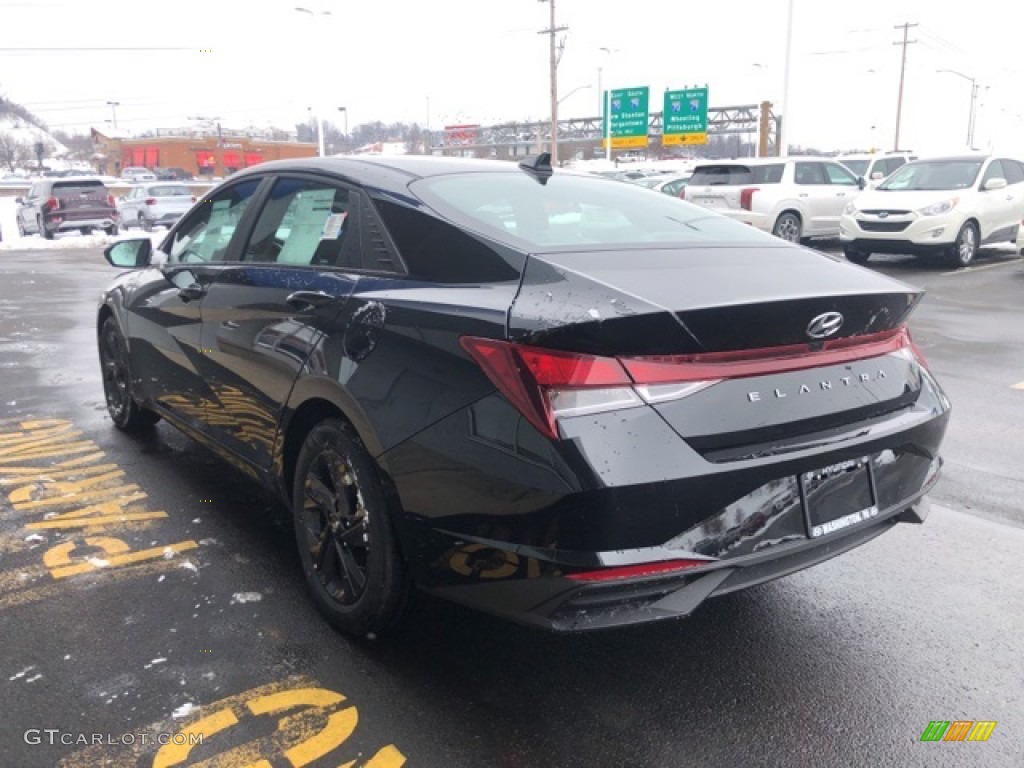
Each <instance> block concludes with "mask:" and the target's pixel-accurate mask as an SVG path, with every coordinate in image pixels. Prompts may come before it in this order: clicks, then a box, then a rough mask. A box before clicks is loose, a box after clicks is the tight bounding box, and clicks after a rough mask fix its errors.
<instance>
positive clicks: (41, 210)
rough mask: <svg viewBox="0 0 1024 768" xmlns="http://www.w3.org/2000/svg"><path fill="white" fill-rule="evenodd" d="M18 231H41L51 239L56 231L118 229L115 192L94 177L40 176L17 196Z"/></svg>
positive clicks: (109, 233) (23, 232) (83, 231)
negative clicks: (20, 195) (22, 195)
mask: <svg viewBox="0 0 1024 768" xmlns="http://www.w3.org/2000/svg"><path fill="white" fill-rule="evenodd" d="M15 202H16V203H17V204H18V211H17V219H18V233H19V234H21V235H23V236H24V235H28V234H36V233H38V234H40V235H42V236H43V237H45V238H46V239H47V240H52V239H53V236H54V235H55V234H56V233H58V232H70V231H73V230H79V231H81V232H82V234H88V233H89V232H91V231H92V230H94V229H102V230H103V231H104V232H106V233H107V234H108V235H116V234H117V231H118V227H117V222H118V213H117V205H116V203H115V201H114V196H113V195H112V194H110V192H109V191H108V190H107V188H106V186H104V184H103V182H102V181H100V180H99V179H97V178H94V177H88V178H87V177H79V178H74V177H68V178H56V179H39V180H37V181H34V182H33V183H32V186H31V187H30V188H29V190H28V195H26V196H25V197H24V198H21V197H19V198H16V200H15Z"/></svg>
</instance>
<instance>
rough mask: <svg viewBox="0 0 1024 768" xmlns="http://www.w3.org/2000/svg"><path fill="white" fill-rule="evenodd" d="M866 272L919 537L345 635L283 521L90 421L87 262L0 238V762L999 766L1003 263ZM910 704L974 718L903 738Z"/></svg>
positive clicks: (1007, 591)
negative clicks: (689, 609)
mask: <svg viewBox="0 0 1024 768" xmlns="http://www.w3.org/2000/svg"><path fill="white" fill-rule="evenodd" d="M815 247H821V248H822V249H823V250H826V251H827V252H831V253H835V254H840V253H841V251H840V249H839V248H838V246H837V244H835V243H830V242H825V243H819V244H817V245H816V246H815ZM839 258H842V256H841V255H839ZM869 268H871V269H876V270H879V271H882V272H884V273H886V274H889V275H891V276H895V277H897V278H899V279H903V280H905V281H907V282H910V283H912V284H915V285H919V286H922V287H924V288H925V289H927V291H928V294H927V296H926V298H925V300H924V302H923V305H922V306H921V307H920V308H919V309H918V310H917V312H916V314H915V315H914V317H913V320H912V322H911V327H912V330H913V332H914V335H915V338H916V340H917V342H918V344H919V346H920V347H921V348H922V350H923V352H924V355H925V356H926V358H927V360H928V362H929V364H930V366H931V368H932V370H933V371H934V372H935V374H936V376H937V378H938V379H939V380H940V381H941V382H942V384H943V386H944V387H945V389H946V392H947V394H948V395H949V397H950V399H951V400H952V402H953V409H954V410H953V417H952V422H951V426H950V430H949V432H948V435H947V438H946V442H945V447H944V454H945V460H946V464H945V471H944V476H943V478H942V480H941V481H940V484H939V486H938V488H937V490H936V491H935V492H934V493H933V495H932V499H933V502H934V505H933V508H932V513H931V516H930V517H929V519H928V520H927V522H926V524H925V525H923V526H910V525H901V526H898V527H897V528H896V530H894V531H893V532H891V533H890V534H889V535H887V536H884V537H882V538H880V539H878V540H876V541H874V542H872V543H870V544H868V545H867V546H865V547H863V548H861V549H858V550H856V551H853V552H850V553H847V554H845V555H843V556H842V557H840V558H837V559H835V560H832V561H829V562H827V563H824V564H821V565H819V566H817V567H815V568H813V569H810V570H807V571H803V572H800V573H797V574H795V575H793V576H790V577H788V578H786V579H783V580H780V581H776V582H773V583H770V584H768V585H765V586H761V587H757V588H754V589H752V590H750V591H747V592H743V593H740V594H737V595H733V596H728V597H725V598H721V599H719V600H717V601H714V602H712V603H710V604H708V605H706V606H704V607H702V608H701V609H700V610H699V611H698V612H697V613H696V614H695V615H694V616H692V617H691V618H689V619H687V620H685V621H677V622H670V623H666V624H662V625H657V626H650V627H641V628H636V629H625V630H617V631H613V632H607V633H595V634H582V635H552V634H547V633H543V632H539V631H536V630H531V629H524V628H520V627H517V626H513V625H510V624H508V623H505V622H502V621H500V620H497V619H492V618H488V617H486V616H481V615H478V614H476V613H471V612H469V611H465V610H462V609H460V608H457V607H453V606H449V605H445V604H440V603H436V602H434V601H429V600H426V601H423V603H422V604H421V605H419V606H418V607H417V609H416V613H415V616H414V619H413V621H411V622H410V625H409V626H408V628H407V629H405V630H404V631H403V632H402V633H399V634H398V635H397V636H395V637H391V638H387V639H386V640H384V639H382V640H373V639H369V640H366V641H362V642H355V641H352V640H350V639H347V638H345V637H343V636H341V635H339V634H337V633H335V632H334V631H332V630H331V629H330V627H328V626H327V624H326V623H325V622H324V621H323V620H322V619H321V618H320V616H319V615H318V614H317V612H316V610H315V609H314V607H313V605H312V604H311V603H310V601H309V600H308V599H307V597H306V592H305V589H304V585H303V581H302V575H301V572H300V568H299V566H298V563H297V555H296V554H295V546H294V541H293V537H292V528H291V523H290V521H289V519H288V514H287V512H286V510H284V509H283V508H282V507H281V506H280V505H279V504H277V503H276V502H274V501H273V500H272V499H270V498H269V497H267V496H266V495H264V494H263V493H262V492H261V490H260V489H259V488H258V487H257V486H255V485H252V484H251V483H250V482H249V481H248V480H247V479H246V478H245V477H243V476H241V475H235V474H232V473H231V470H228V469H226V468H225V465H224V464H222V463H221V462H220V461H219V460H218V459H217V458H216V457H215V456H213V455H212V454H210V453H209V452H207V451H206V450H205V449H203V448H201V447H199V446H197V445H196V444H195V443H193V442H191V441H190V440H188V439H187V438H185V437H184V436H183V435H181V434H180V433H178V432H177V431H175V430H174V429H173V428H171V427H169V426H166V425H164V424H161V425H159V426H158V427H157V429H156V430H155V432H154V433H153V434H152V435H150V436H147V437H145V438H132V437H129V436H127V435H125V434H122V433H120V432H118V431H116V430H115V429H113V427H112V426H111V423H110V421H109V418H108V416H107V413H106V409H105V405H104V399H103V389H102V385H101V378H100V371H99V367H98V364H97V362H96V341H95V303H96V299H97V297H98V295H99V292H100V291H101V290H102V288H103V287H104V286H105V285H106V283H107V282H108V281H109V280H110V279H111V278H112V277H113V275H114V274H116V272H115V271H114V270H112V269H111V268H110V267H109V266H108V265H107V264H106V263H105V262H104V260H103V257H102V254H101V251H100V249H99V248H98V247H90V248H83V249H78V248H74V247H67V248H61V249H57V250H45V251H44V250H32V251H29V250H25V251H19V250H4V251H0V313H2V314H0V318H2V319H0V350H2V354H0V381H2V382H3V383H2V387H0V395H2V402H3V408H2V411H0V413H2V422H0V627H2V628H3V629H2V636H3V643H2V649H0V673H2V677H0V700H2V701H3V702H4V707H3V711H4V715H5V716H4V717H3V719H2V725H0V755H3V757H0V764H3V765H10V766H25V767H31V766H52V765H62V766H67V767H68V768H70V767H73V766H77V767H79V768H86V767H87V766H101V765H102V766H141V765H147V766H148V765H152V766H179V765H181V766H183V765H206V766H325V767H326V766H331V767H332V768H338V767H342V766H344V767H347V768H397V766H402V765H408V766H430V767H434V766H437V767H441V766H451V767H452V768H454V767H456V766H526V765H535V766H545V767H547V766H557V767H562V766H564V767H566V768H569V767H572V766H580V767H581V768H582V767H584V766H586V767H589V766H613V765H616V766H618V765H621V766H638V767H639V766H652V767H654V766H658V767H661V766H664V767H665V768H672V767H674V766H683V765H688V766H701V765H709V766H710V765H716V766H717V765H735V766H754V765H786V766H815V767H817V766H823V765H851V766H854V765H856V766H863V765H898V766H918V765H920V766H943V765H949V766H973V765H976V766H1013V765H1021V764H1022V763H1024V694H1022V685H1021V683H1022V673H1021V669H1022V667H1021V659H1022V658H1024V579H1022V576H1024V565H1022V563H1024V505H1022V504H1021V501H1020V499H1021V497H1022V492H1024V462H1022V461H1021V456H1022V455H1024V338H1022V334H1021V330H1022V329H1024V260H1022V259H1021V258H1020V256H1019V254H1018V253H1016V251H1014V250H1010V249H1008V248H1007V249H999V250H986V251H982V253H981V255H980V256H979V258H978V259H977V260H976V261H975V263H974V264H973V265H972V266H971V267H969V268H968V269H963V270H951V269H950V268H948V267H939V266H928V265H922V264H920V263H919V262H917V261H915V260H914V259H911V258H904V257H875V258H874V259H872V261H871V262H870V264H869ZM934 720H951V721H952V720H984V721H995V722H996V723H997V725H996V727H995V728H994V731H993V732H992V735H991V738H990V739H989V740H988V741H986V742H984V743H968V742H963V743H922V742H921V740H920V738H921V734H922V731H923V730H924V729H925V727H926V726H927V725H928V723H929V722H930V721H934Z"/></svg>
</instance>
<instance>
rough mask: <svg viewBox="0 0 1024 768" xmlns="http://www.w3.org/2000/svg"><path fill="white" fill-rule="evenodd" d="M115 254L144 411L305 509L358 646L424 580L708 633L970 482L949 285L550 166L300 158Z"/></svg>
mask: <svg viewBox="0 0 1024 768" xmlns="http://www.w3.org/2000/svg"><path fill="white" fill-rule="evenodd" d="M494 214H498V215H497V216H495V215H494ZM105 255H106V258H107V260H108V261H109V262H110V263H111V264H112V265H113V266H115V267H119V268H122V269H124V268H128V269H129V271H128V272H127V273H126V274H124V275H122V276H121V277H119V278H117V279H116V280H114V282H113V284H112V286H111V287H110V288H109V289H108V290H107V291H106V292H105V293H104V295H103V296H102V299H101V301H100V305H99V310H98V316H97V329H98V345H99V354H100V361H101V365H102V371H103V383H104V390H105V395H106V402H107V409H108V412H109V414H110V417H111V419H112V420H113V422H114V424H115V425H116V426H117V427H118V428H120V429H122V430H143V429H149V428H152V425H153V424H154V423H155V422H156V421H157V420H158V419H161V418H163V419H166V420H167V421H168V422H169V423H170V424H171V425H173V426H176V427H178V428H180V429H182V430H183V431H185V432H186V433H187V434H189V435H191V436H192V437H194V438H195V439H197V440H199V441H200V442H202V443H205V444H207V445H209V446H211V447H213V448H214V449H215V451H216V452H217V453H218V454H219V455H220V456H222V457H224V458H225V459H226V460H228V461H229V462H230V463H232V464H234V465H235V466H237V467H238V468H240V469H241V470H243V471H244V472H245V474H247V475H248V476H250V477H253V478H257V479H258V480H260V481H262V482H263V483H265V484H266V486H267V487H268V488H269V489H272V490H273V491H274V492H276V493H277V494H278V495H279V496H280V497H281V499H283V500H284V502H285V503H286V504H287V505H288V506H289V507H290V509H291V512H292V517H293V520H294V529H295V535H296V540H297V543H298V550H299V559H300V562H301V565H302V568H303V571H304V574H305V577H306V582H307V585H308V588H309V591H310V593H311V595H312V598H313V600H314V602H315V603H316V605H317V606H318V607H319V609H320V610H321V611H322V612H323V614H324V615H325V616H326V617H327V619H328V620H329V621H331V622H332V623H333V624H334V625H335V626H336V627H338V628H340V629H342V630H344V631H346V632H351V633H354V634H358V635H362V634H365V633H368V632H379V631H381V630H383V629H386V628H388V627H390V626H392V625H393V624H394V622H396V621H398V619H399V618H400V616H401V615H402V613H403V610H404V607H405V606H406V605H407V601H406V598H407V596H408V595H409V592H410V590H411V589H412V587H413V586H416V587H419V588H420V589H422V590H425V591H428V592H431V593H433V594H435V595H438V596H441V597H445V598H449V599H452V600H457V601H461V602H464V603H466V604H469V605H472V606H475V607H477V608H481V609H484V610H488V611H491V612H494V613H496V614H499V615H502V616H505V617H508V618H512V619H516V620H519V621H522V622H526V623H530V624H534V625H539V626H543V627H548V628H552V629H556V630H582V629H596V628H602V627H612V626H617V625H623V624H631V623H637V622H645V621H655V620H659V619H667V618H671V617H680V616H685V615H687V614H689V613H690V612H691V611H693V610H694V609H695V608H696V607H697V606H698V605H699V604H700V603H701V602H703V601H704V600H705V599H707V598H709V597H713V596H717V595H722V594H726V593H729V592H732V591H734V590H738V589H743V588H746V587H749V586H752V585H755V584H759V583H761V582H764V581H767V580H769V579H773V578H777V577H780V576H783V575H785V574H788V573H791V572H793V571H796V570H799V569H801V568H805V567H807V566H809V565H812V564H814V563H817V562H820V561H822V560H826V559H828V558H830V557H833V556H835V555H838V554H840V553H842V552H845V551H847V550H850V549H852V548H854V547H856V546H858V545H860V544H862V543H864V542H867V541H869V540H871V539H873V538H874V537H875V536H878V535H879V534H881V533H883V532H885V531H888V530H891V529H892V528H894V527H895V526H894V524H895V523H897V522H921V521H922V520H923V517H924V514H925V502H924V501H923V496H924V494H925V492H926V491H928V490H929V489H930V488H931V487H932V484H933V483H934V482H935V480H936V477H937V475H938V472H939V468H940V465H941V460H940V458H939V453H938V451H939V445H940V442H941V440H942V437H943V433H944V432H945V429H946V423H947V419H948V413H949V403H948V401H947V400H946V398H945V396H944V395H943V393H942V390H941V389H940V388H939V385H938V384H937V383H936V382H935V379H934V378H933V377H932V374H931V373H930V372H929V371H928V369H927V367H926V365H925V364H924V361H923V360H922V358H921V356H920V352H919V351H918V349H917V347H916V346H914V344H913V343H912V341H911V338H910V334H909V332H908V330H907V326H906V322H907V317H908V315H909V314H910V313H911V311H912V310H913V308H914V307H915V306H916V305H917V304H918V302H919V301H920V299H921V296H922V291H921V290H920V289H918V288H915V287H912V286H909V285H906V284H904V283H901V282H897V281H895V280H892V279H890V278H888V277H885V276H883V275H880V274H877V273H874V272H871V271H868V270H864V269H861V268H859V267H856V266H853V265H851V264H848V263H847V262H845V261H843V260H837V259H835V258H834V257H830V256H826V255H824V254H820V253H817V252H815V251H812V250H810V249H805V248H801V247H799V246H795V245H792V244H789V243H784V242H782V241H780V240H778V239H776V238H773V237H770V236H768V235H766V234H764V233H762V232H759V231H757V230H755V229H754V228H752V227H748V226H744V225H742V224H739V223H737V222H734V221H730V220H729V219H727V218H726V217H723V216H718V215H715V214H713V213H712V214H709V213H708V212H707V211H705V210H702V209H699V208H696V207H694V206H691V205H688V204H686V203H683V202H680V201H678V200H672V199H669V198H668V197H667V196H661V195H652V194H650V193H649V192H648V191H646V190H643V189H640V188H638V187H636V186H635V185H632V184H622V183H618V182H612V181H608V180H606V179H602V178H599V177H592V176H588V175H579V174H572V173H554V172H553V170H552V168H551V165H550V156H549V155H540V156H535V157H530V158H526V159H524V160H522V161H521V162H520V163H519V164H513V163H507V162H497V161H495V162H491V161H486V160H473V159H463V158H441V157H416V156H404V157H403V156H377V157H370V156H366V157H360V158H359V159H348V158H319V159H315V158H314V159H308V158H307V159H302V160H285V161H275V162H268V163H264V164H261V165H259V166H256V167H254V168H250V169H245V170H243V171H240V172H239V173H238V174H236V175H234V176H233V177H232V178H231V179H229V180H228V181H226V182H225V183H224V184H222V185H220V186H219V187H218V188H216V189H215V190H213V191H212V192H210V194H209V195H208V196H206V197H204V199H203V200H202V201H201V202H200V203H198V204H197V205H196V206H195V207H194V208H193V209H192V210H191V211H190V212H189V213H188V214H187V215H186V216H185V217H184V218H183V219H182V220H181V221H179V222H178V223H177V224H176V225H175V226H174V228H173V229H172V230H171V231H170V232H169V233H168V235H167V236H166V238H165V239H164V240H163V242H162V244H161V245H160V248H159V250H157V251H154V247H153V244H152V243H151V241H150V240H149V239H148V238H142V239H134V240H123V241H121V242H118V243H116V244H114V245H112V246H111V247H109V248H107V249H106V251H105ZM850 588H851V589H855V587H854V586H852V585H851V587H850Z"/></svg>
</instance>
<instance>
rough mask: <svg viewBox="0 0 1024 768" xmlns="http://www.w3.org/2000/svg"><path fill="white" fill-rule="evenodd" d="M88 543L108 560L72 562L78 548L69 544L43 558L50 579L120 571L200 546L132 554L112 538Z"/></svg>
mask: <svg viewBox="0 0 1024 768" xmlns="http://www.w3.org/2000/svg"><path fill="white" fill-rule="evenodd" d="M85 543H86V544H87V545H88V546H90V547H98V548H99V549H102V550H103V551H104V552H105V553H106V554H107V555H108V557H105V558H103V559H97V558H92V560H91V562H90V561H89V560H87V561H85V562H81V563H73V562H72V561H71V553H72V552H73V551H74V550H75V549H76V548H77V546H78V544H77V542H74V541H66V542H64V543H63V544H58V545H57V546H55V547H52V548H51V549H49V550H48V551H47V552H46V554H45V555H43V563H44V564H45V565H46V567H47V568H49V569H50V575H51V576H53V578H55V579H66V578H67V577H69V576H77V575H79V574H82V573H89V572H90V571H96V570H99V569H100V568H117V567H119V566H122V565H132V564H134V563H140V562H143V561H145V560H156V559H158V558H166V557H169V556H173V555H176V554H181V553H182V552H186V551H188V550H190V549H196V548H197V547H198V546H199V544H197V543H196V542H194V541H179V542H177V543H175V544H167V545H165V546H162V547H152V548H150V549H141V550H139V551H138V552H132V551H131V547H129V546H128V545H127V544H126V543H125V542H123V541H121V540H120V539H114V538H111V537H109V536H87V537H86V538H85Z"/></svg>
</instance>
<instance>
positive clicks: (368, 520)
mask: <svg viewBox="0 0 1024 768" xmlns="http://www.w3.org/2000/svg"><path fill="white" fill-rule="evenodd" d="M292 512H293V516H294V522H295V539H296V543H297V546H298V549H299V558H300V560H301V561H302V569H303V572H304V574H305V576H306V584H307V587H308V588H309V590H310V593H311V594H312V597H313V600H314V602H315V603H316V605H317V607H318V608H319V609H320V611H321V613H323V614H324V616H325V617H326V618H327V619H328V621H330V622H331V624H333V625H334V626H335V627H336V628H338V629H339V630H341V631H343V632H346V633H349V634H352V635H357V636H365V635H368V634H371V633H379V632H381V631H384V630H386V629H389V628H390V627H392V626H394V625H395V624H396V623H397V622H398V620H399V618H400V617H401V614H402V613H403V611H404V608H405V605H406V603H407V596H408V591H409V590H408V586H407V582H406V578H405V572H404V567H403V563H402V561H401V558H400V557H399V554H398V550H397V547H396V545H395V537H394V533H393V531H392V527H391V520H390V516H389V514H388V510H387V505H386V501H385V496H384V492H383V489H382V488H381V485H380V481H379V480H378V478H377V468H376V466H375V464H374V462H373V459H371V458H370V456H369V454H368V453H367V452H366V449H365V448H363V445H362V441H360V440H359V438H358V437H357V436H356V435H355V432H354V430H353V429H352V427H351V426H350V425H349V424H347V423H346V422H344V421H341V420H340V419H328V420H326V421H324V422H322V423H320V424H319V425H317V426H316V427H315V428H314V429H313V430H312V431H311V432H310V433H309V435H308V436H307V437H306V440H305V442H304V443H303V446H302V450H301V451H300V453H299V459H298V462H297V466H296V471H295V483H294V487H293V491H292Z"/></svg>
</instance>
